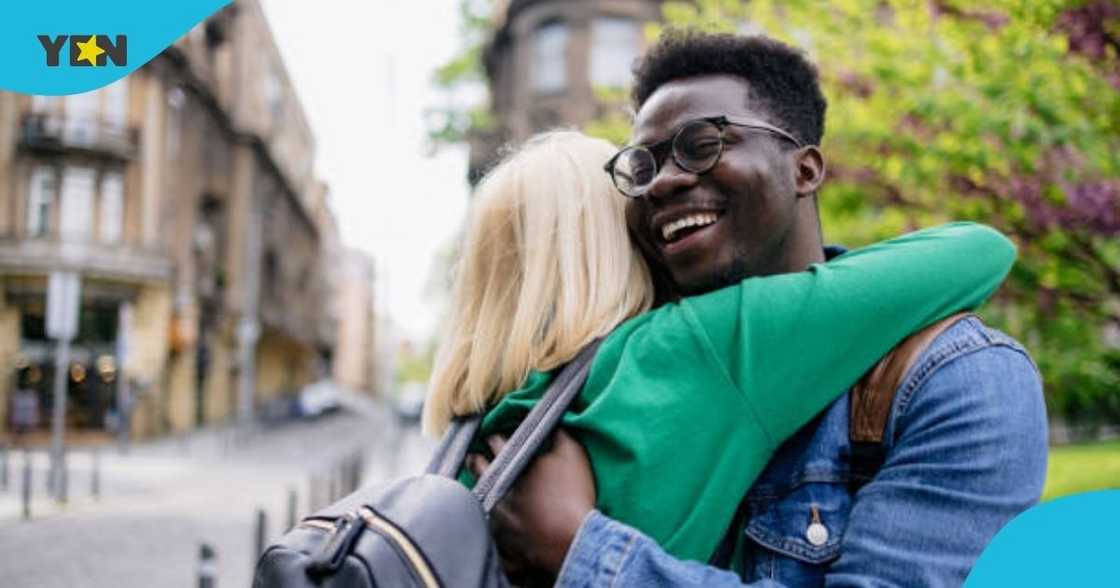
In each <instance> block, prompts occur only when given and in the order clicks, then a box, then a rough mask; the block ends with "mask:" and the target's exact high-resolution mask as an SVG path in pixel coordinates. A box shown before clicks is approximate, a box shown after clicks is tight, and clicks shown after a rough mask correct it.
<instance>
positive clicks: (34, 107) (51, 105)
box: [31, 95, 62, 114]
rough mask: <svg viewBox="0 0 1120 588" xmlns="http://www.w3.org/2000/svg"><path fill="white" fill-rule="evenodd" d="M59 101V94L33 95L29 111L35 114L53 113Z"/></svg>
mask: <svg viewBox="0 0 1120 588" xmlns="http://www.w3.org/2000/svg"><path fill="white" fill-rule="evenodd" d="M61 102H62V98H61V97H59V96H39V95H35V96H32V97H31V112H33V113H35V114H54V113H55V112H56V111H57V110H58V105H59V103H61Z"/></svg>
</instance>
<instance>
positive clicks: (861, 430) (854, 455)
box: [848, 312, 975, 493]
mask: <svg viewBox="0 0 1120 588" xmlns="http://www.w3.org/2000/svg"><path fill="white" fill-rule="evenodd" d="M974 316H975V315H974V314H972V313H969V312H960V313H957V314H954V315H952V316H949V317H947V318H944V319H942V320H940V321H937V322H936V323H933V324H932V325H930V326H928V327H926V328H924V329H922V330H920V331H917V332H915V333H913V334H912V335H910V336H909V337H907V338H905V339H903V340H902V342H901V343H899V344H898V345H896V346H895V348H894V349H892V350H890V352H888V353H887V354H886V355H884V356H883V358H882V359H880V360H879V363H877V364H875V366H874V367H872V368H871V369H870V370H869V371H868V372H867V373H866V374H864V376H863V378H861V379H860V380H859V381H858V382H856V384H855V386H852V390H851V393H850V394H849V411H850V412H849V415H850V418H849V422H848V437H849V440H850V442H851V459H850V463H849V467H850V474H851V481H850V482H849V485H850V487H851V490H852V492H853V493H854V492H855V491H856V490H858V489H859V488H861V487H862V486H863V485H864V484H866V483H867V482H868V481H870V480H871V478H874V477H875V474H876V473H878V471H879V468H881V467H882V465H883V461H884V460H885V459H886V456H887V451H886V447H885V446H884V443H883V436H884V434H885V432H886V428H887V420H888V419H889V418H890V414H891V406H892V405H893V404H894V394H895V391H896V390H897V389H898V387H899V385H901V384H902V378H903V377H905V376H906V373H907V372H908V371H910V368H911V367H913V365H914V362H916V361H917V360H918V357H919V356H921V355H922V353H923V352H924V351H925V350H926V348H927V347H929V345H930V343H932V342H933V340H934V339H936V338H937V336H938V335H940V334H941V333H943V332H945V330H946V329H948V328H949V327H951V326H953V325H955V324H956V323H957V322H958V321H960V320H962V319H965V318H967V317H974Z"/></svg>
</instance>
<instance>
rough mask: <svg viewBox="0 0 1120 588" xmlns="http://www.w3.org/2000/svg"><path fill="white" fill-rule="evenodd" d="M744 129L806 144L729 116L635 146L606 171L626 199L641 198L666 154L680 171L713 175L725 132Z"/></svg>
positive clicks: (692, 124) (693, 122) (699, 122)
mask: <svg viewBox="0 0 1120 588" xmlns="http://www.w3.org/2000/svg"><path fill="white" fill-rule="evenodd" d="M727 127H743V128H745V129H753V130H756V131H763V132H767V133H772V134H774V135H777V136H779V137H781V138H783V139H786V140H788V141H789V142H791V143H793V144H794V145H796V146H797V147H799V148H800V147H804V144H803V143H802V142H801V141H799V140H798V139H797V137H794V136H793V135H792V134H790V133H789V132H787V131H783V130H782V129H779V128H778V127H776V126H774V125H770V124H767V123H764V122H762V121H759V120H750V121H741V122H740V121H732V120H729V119H728V118H727V117H726V116H711V117H708V118H698V119H696V120H690V121H688V122H686V123H684V124H683V125H681V126H680V128H679V129H677V132H676V133H675V134H674V135H673V136H672V137H671V138H669V139H666V140H664V141H661V142H659V143H655V144H653V145H650V146H648V147H647V146H645V145H631V146H629V147H626V148H624V149H623V150H622V151H619V152H618V153H616V154H615V156H614V157H612V158H611V160H610V161H608V162H607V165H606V166H604V168H603V169H605V170H606V171H607V173H608V174H610V176H611V180H613V181H614V185H615V187H616V188H618V190H619V192H622V194H623V195H624V196H628V197H630V198H638V197H640V196H642V195H643V194H645V193H646V191H647V190H649V187H650V186H652V185H653V180H654V178H656V177H657V172H658V171H659V170H660V168H661V164H662V163H663V162H664V161H665V155H666V153H665V152H666V151H667V150H668V151H669V152H670V153H672V155H673V161H675V162H676V164H677V167H679V168H681V169H683V170H685V171H688V172H691V173H694V174H697V175H699V174H703V173H707V172H708V171H710V170H711V169H712V168H713V167H715V165H716V163H718V162H719V156H720V155H722V154H723V130H724V129H725V128H727Z"/></svg>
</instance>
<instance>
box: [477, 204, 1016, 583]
mask: <svg viewBox="0 0 1120 588" xmlns="http://www.w3.org/2000/svg"><path fill="white" fill-rule="evenodd" d="M1014 260H1015V247H1014V245H1012V244H1011V242H1010V241H1008V240H1007V239H1006V238H1005V237H1003V236H1002V235H1001V234H999V233H998V232H996V231H994V230H992V229H990V228H988V227H985V226H982V225H976V224H970V223H955V224H949V225H944V226H941V227H937V228H933V229H927V230H923V231H918V232H915V233H911V234H908V235H904V236H902V237H899V238H896V239H892V240H890V241H885V242H883V243H878V244H875V245H872V246H870V247H867V248H864V249H859V250H856V251H853V252H850V253H848V254H845V255H842V256H840V257H837V258H836V259H834V260H832V261H830V262H828V263H822V264H816V265H813V266H812V267H811V268H810V269H809V270H807V271H804V272H800V273H795V274H782V275H776V276H769V277H762V278H750V279H747V280H744V281H743V282H741V283H740V284H738V285H735V286H730V287H727V288H723V289H720V290H717V291H714V292H711V293H708V294H705V295H702V296H695V297H690V298H685V299H683V300H681V301H680V302H678V303H674V304H669V305H666V306H663V307H661V308H658V309H656V310H653V311H651V312H647V313H645V314H643V315H641V316H638V317H635V318H633V319H631V320H629V321H626V322H625V323H623V324H622V325H620V326H619V327H618V328H617V329H615V331H614V332H613V333H611V334H610V336H608V337H607V339H606V340H605V341H604V342H603V344H602V346H601V347H600V348H599V351H598V354H597V355H596V357H595V359H594V361H593V363H592V365H591V370H590V373H589V375H588V379H587V382H586V383H585V384H584V387H583V390H582V392H581V394H580V396H579V397H578V398H577V399H576V401H575V403H574V404H573V406H572V408H571V410H570V411H569V412H568V413H567V414H566V415H565V417H564V420H563V426H564V427H565V428H566V429H567V430H568V431H570V432H571V433H572V434H573V435H574V436H575V437H576V438H577V439H578V440H579V441H580V442H581V443H582V444H583V446H584V448H585V449H586V450H587V453H588V457H589V458H590V461H591V466H592V469H593V471H594V475H595V484H596V488H597V490H598V500H597V507H598V509H599V510H600V511H602V512H603V513H604V514H606V515H607V516H609V517H612V518H614V519H617V520H619V521H621V522H623V523H626V524H628V525H631V526H634V527H636V528H638V529H640V530H641V531H643V532H645V533H646V534H648V535H649V536H650V537H652V538H653V539H654V540H656V541H657V542H658V543H659V544H661V545H662V546H663V547H664V548H665V549H666V550H667V551H668V552H669V553H671V554H673V555H674V556H676V557H679V558H683V559H693V560H698V561H706V560H707V559H708V558H709V557H710V556H711V554H712V552H713V551H714V550H715V548H716V546H717V545H718V543H719V541H720V539H721V538H722V536H723V534H724V532H725V531H726V528H727V524H728V522H729V521H731V519H732V517H733V514H734V512H735V509H736V507H737V506H738V504H739V502H740V500H741V499H742V497H743V495H744V494H745V493H746V491H747V490H748V489H749V488H750V486H751V484H752V483H753V482H754V480H755V478H757V477H758V475H759V474H760V473H761V471H762V469H763V467H764V466H765V465H766V463H767V462H768V461H769V460H770V457H771V456H772V455H773V453H774V451H775V449H776V448H777V447H778V446H779V445H780V444H781V443H782V442H783V441H784V440H786V439H787V438H788V437H789V436H790V435H792V434H793V433H794V432H795V431H797V430H798V429H799V428H801V426H803V425H804V424H805V423H807V422H808V421H809V420H810V419H812V418H813V417H814V416H815V415H816V414H818V413H819V412H820V411H821V410H822V409H824V408H825V407H826V406H827V405H828V404H830V403H831V402H832V401H834V400H835V399H836V398H838V397H839V396H841V395H842V394H843V393H844V392H845V391H846V390H847V389H848V388H850V387H851V386H852V384H854V383H855V382H856V380H858V379H859V378H860V377H861V376H862V375H863V373H864V372H866V371H867V370H868V369H869V368H870V367H871V366H872V365H874V364H875V362H877V361H878V360H879V358H880V357H882V356H883V355H884V354H885V353H886V352H887V351H889V350H890V349H891V348H892V347H894V346H895V345H896V344H897V343H898V342H899V341H901V340H902V339H903V338H904V337H906V336H907V335H909V334H910V333H912V332H914V331H915V330H917V329H919V328H921V327H924V326H926V325H928V324H931V323H933V322H935V321H937V320H939V319H941V318H944V317H946V316H948V315H950V314H953V313H955V312H958V311H961V310H964V309H970V308H974V307H976V306H977V305H979V304H981V303H982V302H983V301H984V300H985V299H987V297H988V296H990V295H991V294H992V292H993V291H995V289H996V288H997V287H998V286H999V284H1000V283H1001V282H1002V281H1003V278H1004V277H1005V276H1006V275H1007V272H1008V271H1009V269H1010V268H1011V265H1012V263H1013V262H1014ZM551 377H552V374H549V373H540V372H534V373H532V374H531V375H530V376H529V378H528V379H527V380H526V382H525V384H524V385H523V386H522V387H521V388H519V389H517V390H515V391H513V392H512V393H510V394H509V395H508V396H506V397H505V398H504V399H503V400H502V401H501V402H500V403H498V405H497V406H496V407H494V409H493V410H491V411H490V412H489V413H488V414H487V416H486V418H485V420H484V421H483V428H482V431H483V435H488V434H491V433H495V432H508V431H511V430H512V429H513V428H515V427H516V425H517V423H519V422H520V421H521V419H522V418H524V416H525V414H526V413H527V412H528V411H529V409H530V408H531V407H532V406H533V404H534V403H535V402H536V401H537V400H538V399H539V398H540V397H541V395H542V394H543V393H544V391H545V390H546V389H547V388H548V384H549V381H550V380H551Z"/></svg>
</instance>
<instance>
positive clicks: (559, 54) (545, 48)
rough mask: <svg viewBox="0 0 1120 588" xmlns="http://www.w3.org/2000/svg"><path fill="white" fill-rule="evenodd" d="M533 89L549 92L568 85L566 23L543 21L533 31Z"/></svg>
mask: <svg viewBox="0 0 1120 588" xmlns="http://www.w3.org/2000/svg"><path fill="white" fill-rule="evenodd" d="M532 65H533V69H532V71H531V72H530V77H531V78H532V80H533V90H534V91H536V92H537V93H540V94H551V93H555V92H560V91H563V90H564V87H565V86H567V85H568V25H567V24H565V23H563V22H562V21H552V22H548V23H545V24H544V25H542V26H541V27H539V28H538V29H537V30H536V32H535V33H533V64H532Z"/></svg>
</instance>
